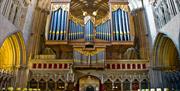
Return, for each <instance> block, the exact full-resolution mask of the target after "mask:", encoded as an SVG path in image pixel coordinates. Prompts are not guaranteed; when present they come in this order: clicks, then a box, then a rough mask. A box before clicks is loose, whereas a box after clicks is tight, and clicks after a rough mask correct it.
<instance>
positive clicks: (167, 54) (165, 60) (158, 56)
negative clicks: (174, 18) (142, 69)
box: [152, 33, 180, 70]
mask: <svg viewBox="0 0 180 91" xmlns="http://www.w3.org/2000/svg"><path fill="white" fill-rule="evenodd" d="M178 56H179V54H178V50H177V48H176V46H175V44H174V43H173V41H172V40H171V39H170V38H169V37H167V35H165V34H162V33H160V34H158V36H157V38H156V42H155V45H154V49H153V62H152V66H154V67H162V66H163V67H165V68H164V69H169V70H176V69H179V63H180V62H179V61H178Z"/></svg>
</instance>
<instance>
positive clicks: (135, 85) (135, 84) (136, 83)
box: [132, 79, 139, 90]
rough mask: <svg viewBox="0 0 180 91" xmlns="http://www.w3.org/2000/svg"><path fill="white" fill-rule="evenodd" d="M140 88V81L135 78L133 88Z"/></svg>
mask: <svg viewBox="0 0 180 91" xmlns="http://www.w3.org/2000/svg"><path fill="white" fill-rule="evenodd" d="M138 89H139V81H138V80H137V79H135V80H134V81H133V82H132V90H138Z"/></svg>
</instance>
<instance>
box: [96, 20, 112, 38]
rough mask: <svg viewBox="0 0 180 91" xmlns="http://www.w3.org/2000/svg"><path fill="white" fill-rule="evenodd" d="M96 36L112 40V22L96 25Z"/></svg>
mask: <svg viewBox="0 0 180 91" xmlns="http://www.w3.org/2000/svg"><path fill="white" fill-rule="evenodd" d="M96 38H97V39H101V40H106V41H111V22H110V20H107V21H106V22H104V23H102V24H99V25H97V26H96Z"/></svg>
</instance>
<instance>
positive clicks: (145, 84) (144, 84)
mask: <svg viewBox="0 0 180 91" xmlns="http://www.w3.org/2000/svg"><path fill="white" fill-rule="evenodd" d="M147 88H148V81H147V80H146V79H144V80H143V81H142V82H141V89H147Z"/></svg>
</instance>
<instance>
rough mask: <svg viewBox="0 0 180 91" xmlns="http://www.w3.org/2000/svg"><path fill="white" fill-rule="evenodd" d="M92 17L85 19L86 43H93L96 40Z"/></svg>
mask: <svg viewBox="0 0 180 91" xmlns="http://www.w3.org/2000/svg"><path fill="white" fill-rule="evenodd" d="M91 19H92V17H91V16H86V17H85V18H84V21H85V22H84V23H85V25H84V29H85V40H86V42H92V41H93V38H94V25H93V22H92V20H91Z"/></svg>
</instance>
